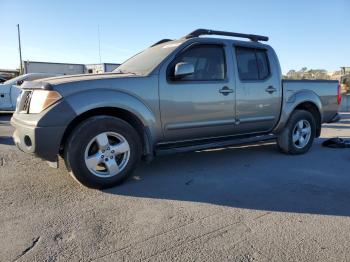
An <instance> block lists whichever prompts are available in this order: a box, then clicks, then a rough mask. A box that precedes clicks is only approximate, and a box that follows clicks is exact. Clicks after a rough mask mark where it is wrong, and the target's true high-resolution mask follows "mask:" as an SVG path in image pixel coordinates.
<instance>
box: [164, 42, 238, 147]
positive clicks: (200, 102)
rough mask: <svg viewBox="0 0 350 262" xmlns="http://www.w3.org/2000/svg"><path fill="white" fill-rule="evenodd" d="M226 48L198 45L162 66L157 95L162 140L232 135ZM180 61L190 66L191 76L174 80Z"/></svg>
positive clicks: (232, 106) (232, 109)
mask: <svg viewBox="0 0 350 262" xmlns="http://www.w3.org/2000/svg"><path fill="white" fill-rule="evenodd" d="M229 48H230V47H228V46H226V47H225V46H224V45H223V44H209V43H208V44H204V43H203V44H202V43H201V44H199V43H197V44H194V45H191V46H189V47H188V48H186V49H185V50H183V51H182V52H180V53H179V54H178V55H177V56H176V57H175V58H174V59H173V60H172V61H170V62H169V63H167V64H165V65H164V66H163V68H162V70H161V73H160V78H159V96H160V111H161V120H162V127H163V134H164V138H165V141H167V142H168V141H179V140H188V139H197V138H204V137H213V136H223V135H228V134H232V133H233V131H234V123H235V99H234V89H235V83H234V81H233V79H234V78H233V65H232V59H227V58H228V54H230V55H231V54H232V50H230V49H229ZM228 61H229V62H228ZM180 62H187V63H192V64H193V65H194V68H195V72H194V74H192V75H189V76H186V77H183V78H181V79H174V78H173V74H174V68H175V65H176V64H177V63H180Z"/></svg>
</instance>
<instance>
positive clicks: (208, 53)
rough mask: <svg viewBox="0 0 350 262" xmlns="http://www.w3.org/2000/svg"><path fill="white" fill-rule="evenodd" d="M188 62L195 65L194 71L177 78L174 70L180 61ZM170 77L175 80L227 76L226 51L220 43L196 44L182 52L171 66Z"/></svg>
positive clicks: (198, 79) (209, 78) (212, 78)
mask: <svg viewBox="0 0 350 262" xmlns="http://www.w3.org/2000/svg"><path fill="white" fill-rule="evenodd" d="M181 62H186V63H191V64H192V65H193V66H194V73H193V74H191V75H187V76H184V77H182V78H180V79H175V77H174V71H175V66H176V64H178V63H181ZM169 77H170V79H171V80H173V81H217V80H224V79H225V78H226V62H225V52H224V49H223V47H222V46H220V45H196V46H194V47H192V48H190V49H188V50H186V51H184V52H183V53H181V54H180V55H179V56H178V57H177V58H176V59H175V61H174V62H173V63H172V64H171V66H170V74H169Z"/></svg>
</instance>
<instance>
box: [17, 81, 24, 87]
mask: <svg viewBox="0 0 350 262" xmlns="http://www.w3.org/2000/svg"><path fill="white" fill-rule="evenodd" d="M23 82H24V81H23V80H18V81H17V82H16V86H20V85H22V84H23Z"/></svg>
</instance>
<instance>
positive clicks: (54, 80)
mask: <svg viewBox="0 0 350 262" xmlns="http://www.w3.org/2000/svg"><path fill="white" fill-rule="evenodd" d="M122 77H123V78H124V77H140V76H136V75H134V74H121V73H114V72H112V73H104V74H81V75H66V76H58V77H50V78H45V79H39V80H35V81H34V82H45V83H47V84H50V85H60V84H66V83H72V82H81V81H90V80H102V79H113V78H122Z"/></svg>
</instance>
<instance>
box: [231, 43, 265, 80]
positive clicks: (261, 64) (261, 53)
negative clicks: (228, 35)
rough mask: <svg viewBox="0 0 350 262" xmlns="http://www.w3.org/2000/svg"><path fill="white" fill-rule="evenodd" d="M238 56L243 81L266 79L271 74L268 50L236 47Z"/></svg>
mask: <svg viewBox="0 0 350 262" xmlns="http://www.w3.org/2000/svg"><path fill="white" fill-rule="evenodd" d="M236 58H237V66H238V74H239V78H240V79H241V80H242V81H257V80H264V79H266V78H267V77H268V76H269V75H270V67H269V62H268V57H267V54H266V50H261V49H255V48H246V47H236Z"/></svg>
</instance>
